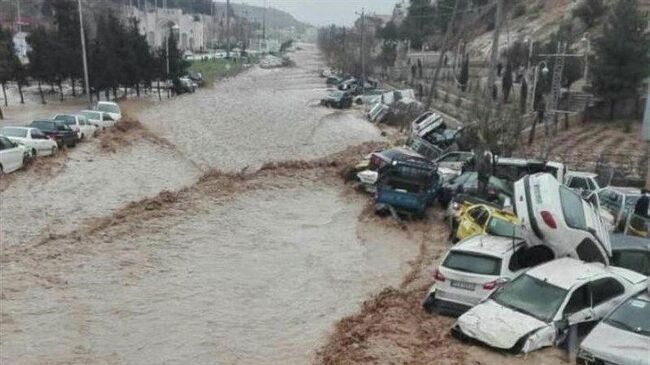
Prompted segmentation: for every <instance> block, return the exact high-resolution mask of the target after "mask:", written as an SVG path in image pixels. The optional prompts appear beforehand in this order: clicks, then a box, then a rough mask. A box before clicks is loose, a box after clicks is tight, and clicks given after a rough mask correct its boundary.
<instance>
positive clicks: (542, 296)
mask: <svg viewBox="0 0 650 365" xmlns="http://www.w3.org/2000/svg"><path fill="white" fill-rule="evenodd" d="M645 285H646V277H645V276H643V275H641V274H639V273H636V272H633V271H630V270H626V269H622V268H617V267H613V266H604V265H602V264H600V263H586V262H584V261H580V260H576V259H573V258H570V257H564V258H561V259H557V260H554V261H551V262H547V263H545V264H542V265H539V266H537V267H534V268H532V269H529V270H527V271H526V272H525V273H523V274H522V275H520V276H518V277H516V278H515V279H513V280H512V281H510V282H508V283H507V284H505V285H503V286H501V287H499V288H498V289H497V290H495V291H494V292H493V293H492V294H491V295H490V296H489V297H488V298H487V299H486V300H485V301H483V302H481V304H479V305H477V306H475V307H474V308H472V309H470V310H469V311H468V312H466V313H465V314H463V315H462V316H460V317H459V318H458V320H457V321H456V324H455V325H454V327H453V328H452V334H453V335H454V336H455V337H457V338H459V339H461V340H471V341H477V342H479V343H481V344H484V345H487V346H488V347H492V348H495V349H501V350H507V351H509V352H512V353H528V352H531V351H534V350H537V349H540V348H543V347H548V346H555V345H559V344H563V343H564V342H565V340H566V339H567V338H568V337H569V336H568V335H569V332H570V331H576V332H577V335H578V336H579V337H581V336H584V335H585V334H587V333H588V332H589V330H591V329H592V328H593V327H594V326H595V325H596V323H597V322H598V321H599V320H600V319H601V318H603V317H604V316H605V315H606V314H607V312H609V310H611V309H612V308H613V307H614V306H616V305H617V304H618V303H620V302H621V301H623V300H624V299H625V298H626V297H627V296H629V295H630V294H632V293H636V292H638V291H640V290H642V289H643V288H644V287H645ZM574 333H575V332H574Z"/></svg>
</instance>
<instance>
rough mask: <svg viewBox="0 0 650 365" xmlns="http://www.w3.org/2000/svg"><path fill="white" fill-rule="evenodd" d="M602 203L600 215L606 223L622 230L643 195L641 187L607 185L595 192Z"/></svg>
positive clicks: (614, 228) (616, 229) (613, 228)
mask: <svg viewBox="0 0 650 365" xmlns="http://www.w3.org/2000/svg"><path fill="white" fill-rule="evenodd" d="M595 195H597V196H598V202H599V204H600V215H601V216H602V217H603V219H604V220H605V223H607V224H608V226H609V227H610V228H611V229H612V230H615V231H622V230H623V229H624V228H625V222H626V221H627V217H628V215H629V214H630V213H631V212H634V206H635V205H636V202H637V200H639V198H640V197H641V189H638V188H629V187H619V186H607V187H604V188H602V189H600V190H598V191H596V192H595Z"/></svg>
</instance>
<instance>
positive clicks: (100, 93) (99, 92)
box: [96, 90, 102, 101]
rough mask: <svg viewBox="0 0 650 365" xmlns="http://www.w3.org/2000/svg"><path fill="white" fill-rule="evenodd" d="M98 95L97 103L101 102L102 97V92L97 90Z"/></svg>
mask: <svg viewBox="0 0 650 365" xmlns="http://www.w3.org/2000/svg"><path fill="white" fill-rule="evenodd" d="M96 93H97V101H100V100H101V98H100V96H101V95H102V92H101V91H100V90H97V91H96Z"/></svg>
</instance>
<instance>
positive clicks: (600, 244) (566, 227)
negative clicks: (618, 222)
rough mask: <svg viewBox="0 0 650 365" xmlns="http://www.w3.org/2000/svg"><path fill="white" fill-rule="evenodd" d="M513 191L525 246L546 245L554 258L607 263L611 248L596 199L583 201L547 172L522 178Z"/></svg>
mask: <svg viewBox="0 0 650 365" xmlns="http://www.w3.org/2000/svg"><path fill="white" fill-rule="evenodd" d="M514 190H515V192H514V201H515V211H516V213H517V217H518V218H519V220H520V221H521V224H522V231H523V234H524V239H525V240H526V242H528V244H529V245H531V246H534V245H546V246H548V247H549V248H550V249H551V250H553V252H554V253H555V257H563V256H570V257H574V258H576V259H580V260H583V261H587V262H593V261H597V262H602V263H604V264H608V263H609V258H610V257H611V255H612V246H611V243H610V241H609V233H608V231H607V226H606V225H605V223H604V222H603V220H602V218H601V216H600V211H599V207H598V202H597V200H596V201H595V202H594V201H592V202H587V201H586V200H584V199H583V198H582V197H581V196H580V195H579V194H578V193H576V192H575V191H573V190H571V189H569V188H568V187H567V186H565V185H562V184H560V182H559V181H558V180H557V179H556V178H555V177H553V175H551V174H547V173H539V174H535V175H528V176H526V177H524V178H523V179H521V180H519V181H517V182H516V183H515V189H514Z"/></svg>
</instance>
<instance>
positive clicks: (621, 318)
mask: <svg viewBox="0 0 650 365" xmlns="http://www.w3.org/2000/svg"><path fill="white" fill-rule="evenodd" d="M605 322H606V323H607V324H609V325H611V326H614V327H617V328H620V329H623V330H626V331H630V332H634V333H638V334H641V335H644V336H648V337H650V302H648V300H646V299H644V298H643V297H641V296H635V297H631V298H630V299H628V300H627V301H625V303H623V304H621V306H620V307H618V308H616V309H615V310H614V311H613V312H612V313H611V314H610V315H609V316H608V317H607V319H605Z"/></svg>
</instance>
